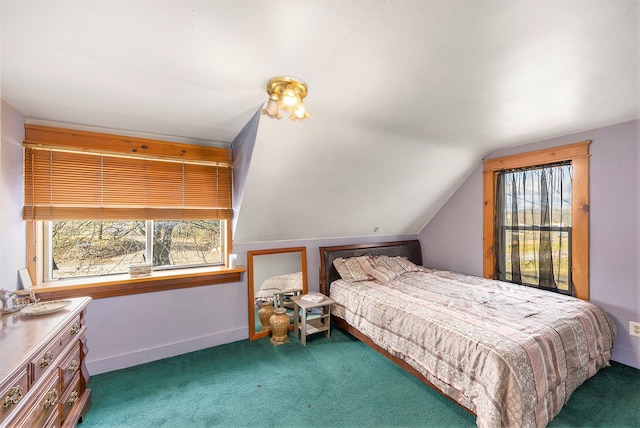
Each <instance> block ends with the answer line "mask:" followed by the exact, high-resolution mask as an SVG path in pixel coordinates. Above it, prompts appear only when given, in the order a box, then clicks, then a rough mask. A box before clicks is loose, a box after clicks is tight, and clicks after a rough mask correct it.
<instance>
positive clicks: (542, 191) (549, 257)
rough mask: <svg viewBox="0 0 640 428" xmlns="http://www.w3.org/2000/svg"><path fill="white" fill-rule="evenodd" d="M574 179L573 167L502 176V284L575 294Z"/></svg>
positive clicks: (498, 224) (498, 223)
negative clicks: (572, 218)
mask: <svg viewBox="0 0 640 428" xmlns="http://www.w3.org/2000/svg"><path fill="white" fill-rule="evenodd" d="M571 173H572V169H571V162H564V163H562V164H556V165H541V166H536V167H531V168H518V169H514V170H505V171H499V172H498V173H497V180H496V207H495V210H496V219H495V248H496V278H497V279H499V280H502V281H508V282H513V283H516V284H524V285H528V286H532V287H537V288H544V289H548V290H553V291H558V292H561V293H564V294H572V292H573V286H572V283H571V258H570V255H571Z"/></svg>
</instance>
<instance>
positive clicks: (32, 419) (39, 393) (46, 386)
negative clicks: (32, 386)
mask: <svg viewBox="0 0 640 428" xmlns="http://www.w3.org/2000/svg"><path fill="white" fill-rule="evenodd" d="M59 400H60V385H59V378H58V373H57V370H51V371H50V372H49V373H47V375H46V376H45V377H44V378H43V381H42V382H41V384H40V385H39V386H38V387H37V388H36V390H34V391H33V393H32V394H30V396H29V403H28V404H27V406H29V407H28V409H27V411H26V412H24V413H23V414H22V415H21V416H20V419H18V420H17V421H16V422H15V424H12V425H11V426H12V427H13V426H15V427H29V428H32V427H41V426H45V425H46V423H47V422H51V418H54V423H53V425H50V426H59V425H60V418H59V417H56V415H57V416H59V409H58V407H59V405H58V402H59ZM56 421H57V423H56Z"/></svg>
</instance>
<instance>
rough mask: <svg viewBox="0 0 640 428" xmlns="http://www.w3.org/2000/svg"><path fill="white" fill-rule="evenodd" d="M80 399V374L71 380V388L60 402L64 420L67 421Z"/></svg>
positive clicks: (64, 392)
mask: <svg viewBox="0 0 640 428" xmlns="http://www.w3.org/2000/svg"><path fill="white" fill-rule="evenodd" d="M79 398H80V373H76V375H75V376H74V377H73V378H72V379H71V380H70V382H69V388H68V389H67V390H66V391H64V390H63V393H62V400H60V407H61V412H62V420H65V419H67V416H69V412H71V409H72V408H73V405H74V404H76V401H78V399H79Z"/></svg>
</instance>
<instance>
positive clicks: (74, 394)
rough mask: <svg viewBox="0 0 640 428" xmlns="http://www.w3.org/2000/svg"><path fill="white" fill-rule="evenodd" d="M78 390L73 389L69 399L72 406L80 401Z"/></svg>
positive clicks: (69, 404) (68, 401) (68, 402)
mask: <svg viewBox="0 0 640 428" xmlns="http://www.w3.org/2000/svg"><path fill="white" fill-rule="evenodd" d="M78 395H79V394H78V391H73V392H72V393H71V395H70V396H69V400H67V406H69V407H72V406H73V405H74V404H75V402H76V401H78Z"/></svg>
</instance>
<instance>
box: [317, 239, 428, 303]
mask: <svg viewBox="0 0 640 428" xmlns="http://www.w3.org/2000/svg"><path fill="white" fill-rule="evenodd" d="M367 254H369V255H372V256H382V255H385V256H392V257H393V256H403V257H406V258H407V259H409V260H410V261H412V262H413V263H415V264H417V265H422V248H421V247H420V241H418V240H417V239H414V240H411V241H396V242H379V243H375V244H353V245H338V246H334V247H320V292H321V293H323V294H325V295H327V296H328V295H329V289H330V287H331V283H332V282H333V281H335V280H336V279H339V278H340V275H339V274H338V271H337V270H336V268H335V266H333V261H334V260H335V259H337V258H338V257H345V258H346V257H357V256H364V255H367Z"/></svg>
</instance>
